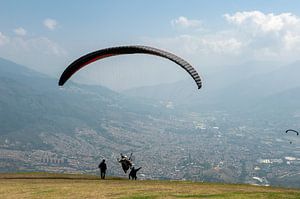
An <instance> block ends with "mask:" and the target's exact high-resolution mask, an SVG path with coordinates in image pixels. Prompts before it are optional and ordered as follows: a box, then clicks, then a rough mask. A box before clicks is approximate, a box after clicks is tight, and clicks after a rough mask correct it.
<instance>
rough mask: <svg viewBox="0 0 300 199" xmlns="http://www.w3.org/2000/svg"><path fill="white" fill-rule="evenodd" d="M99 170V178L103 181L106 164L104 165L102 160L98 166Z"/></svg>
mask: <svg viewBox="0 0 300 199" xmlns="http://www.w3.org/2000/svg"><path fill="white" fill-rule="evenodd" d="M98 167H99V169H100V176H101V179H105V174H106V169H107V166H106V163H105V160H104V159H103V160H102V162H101V163H100V164H99V166H98Z"/></svg>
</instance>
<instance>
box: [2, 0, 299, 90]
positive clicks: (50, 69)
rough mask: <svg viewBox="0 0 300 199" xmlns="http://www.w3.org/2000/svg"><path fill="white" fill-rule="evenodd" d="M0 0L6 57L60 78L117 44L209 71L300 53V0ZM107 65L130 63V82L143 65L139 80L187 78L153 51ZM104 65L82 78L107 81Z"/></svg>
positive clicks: (127, 69)
mask: <svg viewBox="0 0 300 199" xmlns="http://www.w3.org/2000/svg"><path fill="white" fill-rule="evenodd" d="M0 5H1V6H0V57H3V58H7V59H10V60H12V61H15V62H17V63H21V64H24V65H26V66H28V67H30V68H33V69H35V70H38V71H40V72H43V73H46V74H49V75H51V76H54V77H57V76H59V74H60V73H61V71H62V70H63V69H64V68H65V67H66V66H67V65H68V64H69V63H70V62H71V61H72V60H74V59H76V58H77V57H79V56H81V55H83V54H86V53H88V52H90V51H92V50H97V49H100V48H104V47H110V46H116V45H128V44H143V45H150V46H155V47H159V48H163V49H166V50H169V51H171V52H174V53H176V54H178V55H180V56H182V57H183V58H185V59H186V60H188V61H189V62H191V63H192V64H193V65H196V66H197V67H198V69H199V70H200V69H201V71H204V72H206V73H209V72H212V71H214V70H217V69H216V68H220V67H222V66H225V65H230V64H239V63H243V62H247V61H270V60H272V61H274V60H275V61H278V62H283V63H290V62H293V61H296V60H297V59H298V54H299V53H300V48H298V44H300V2H299V1H296V0H294V1H291V0H290V1H288V0H286V1H283V0H281V1H280V0H277V1H271V0H270V1H261V0H251V1H246V0H244V1H221V0H219V1H216V0H210V1H199V0H189V1H184V0H164V1H154V0H148V1H146V0H131V1H129V0H128V1H125V0H124V1H121V0H119V1H117V0H107V1H101V0H98V1H96V0H89V1H83V0H69V1H67V0H65V1H58V0H51V1H40V0H26V1H20V0H0ZM103 64H104V65H105V66H106V67H107V69H102V70H104V71H109V69H110V67H111V66H110V65H113V66H112V67H116V66H117V65H120V64H122V65H125V66H126V67H122V68H121V69H120V71H121V72H120V73H122V74H124V77H123V76H122V77H118V78H124V80H125V79H126V78H127V80H128V87H130V86H136V85H135V84H134V83H130V80H131V79H132V75H130V74H132V71H136V70H137V68H142V69H139V70H140V71H143V73H145V74H149V79H147V78H145V74H144V77H143V80H141V79H139V80H133V82H141V81H142V83H141V85H144V84H145V85H147V84H153V82H151V79H152V78H151V76H152V77H153V76H155V77H158V78H157V79H159V81H158V82H164V80H166V81H167V82H169V81H177V80H180V79H182V78H185V76H181V73H180V72H179V71H180V70H174V74H172V75H171V76H172V77H173V76H174V78H172V77H170V78H168V79H164V78H163V77H162V75H160V74H162V73H163V72H165V71H166V70H170V68H174V66H172V65H171V64H169V63H166V62H164V61H156V60H154V59H152V58H144V57H138V58H132V57H130V58H127V57H126V58H123V59H116V61H111V60H108V61H105V63H103ZM141 64H142V65H143V67H141V66H140V65H141ZM96 65H97V67H96V66H95V67H91V69H90V70H87V71H84V72H82V74H80V75H78V76H77V77H76V78H75V80H76V81H79V82H85V83H103V82H101V81H98V80H99V78H100V79H104V77H102V76H101V74H100V73H101V71H100V72H99V71H97V70H98V69H97V68H99V67H98V66H99V64H96ZM136 65H138V66H136ZM147 65H151V69H148V68H147V67H149V66H147ZM153 65H167V66H166V67H161V66H158V67H153ZM104 68H105V67H104ZM115 70H117V69H115ZM95 73H96V74H97V75H96V76H95V75H94V74H95ZM135 75H136V73H135ZM105 76H107V75H105ZM87 80H90V82H88V81H87ZM152 80H153V79H152ZM110 81H112V80H110V79H109V78H108V79H107V80H105V81H104V84H108V85H109V84H111V83H110ZM112 87H115V86H112ZM125 87H126V86H125Z"/></svg>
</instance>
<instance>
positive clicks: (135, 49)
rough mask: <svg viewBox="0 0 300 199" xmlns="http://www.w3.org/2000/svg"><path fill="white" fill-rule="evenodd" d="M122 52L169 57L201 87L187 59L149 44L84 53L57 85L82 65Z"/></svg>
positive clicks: (197, 75)
mask: <svg viewBox="0 0 300 199" xmlns="http://www.w3.org/2000/svg"><path fill="white" fill-rule="evenodd" d="M124 54H149V55H155V56H159V57H163V58H166V59H169V60H171V61H173V62H175V63H176V64H178V65H179V66H180V67H181V68H183V69H184V70H185V71H186V72H188V73H189V74H190V76H191V77H192V78H193V79H194V81H195V83H196V84H197V86H198V89H200V88H201V87H202V82H201V78H200V76H199V74H198V72H197V71H196V70H195V68H194V67H192V66H191V65H190V64H189V63H188V62H187V61H185V60H184V59H182V58H180V57H178V56H176V55H174V54H172V53H169V52H167V51H163V50H160V49H157V48H153V47H149V46H139V45H135V46H118V47H111V48H105V49H101V50H98V51H94V52H91V53H89V54H86V55H84V56H82V57H80V58H79V59H77V60H75V61H74V62H73V63H71V64H70V65H69V66H68V67H67V68H66V69H65V71H64V72H63V73H62V75H61V77H60V79H59V82H58V85H59V86H63V85H64V84H65V82H66V81H67V80H68V79H69V78H70V77H71V76H72V75H73V74H74V73H76V72H77V71H78V70H80V69H81V68H83V67H84V66H86V65H88V64H90V63H92V62H95V61H97V60H100V59H103V58H106V57H111V56H117V55H124Z"/></svg>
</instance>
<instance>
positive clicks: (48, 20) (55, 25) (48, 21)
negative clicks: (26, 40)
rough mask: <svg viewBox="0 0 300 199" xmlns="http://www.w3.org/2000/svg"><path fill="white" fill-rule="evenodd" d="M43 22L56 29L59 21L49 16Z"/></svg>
mask: <svg viewBox="0 0 300 199" xmlns="http://www.w3.org/2000/svg"><path fill="white" fill-rule="evenodd" d="M43 24H44V26H45V27H46V28H48V29H49V30H54V29H56V27H57V24H58V23H57V21H56V20H54V19H50V18H48V19H45V20H44V22H43Z"/></svg>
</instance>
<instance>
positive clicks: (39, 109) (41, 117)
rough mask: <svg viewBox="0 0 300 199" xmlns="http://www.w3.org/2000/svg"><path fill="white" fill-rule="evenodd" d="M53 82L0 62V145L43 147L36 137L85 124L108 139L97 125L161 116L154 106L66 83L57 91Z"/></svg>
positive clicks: (95, 88)
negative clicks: (11, 142) (14, 143)
mask: <svg viewBox="0 0 300 199" xmlns="http://www.w3.org/2000/svg"><path fill="white" fill-rule="evenodd" d="M57 82H58V80H57V79H54V78H50V77H48V76H46V75H42V74H40V73H38V72H35V71H33V70H31V69H28V68H26V67H25V66H21V65H18V64H16V63H13V62H11V61H8V60H5V59H0V93H1V95H0V124H1V125H0V140H1V141H0V142H4V141H5V139H9V140H12V141H13V140H16V141H18V142H23V143H27V145H28V144H29V145H31V146H32V147H37V148H39V147H47V146H46V145H45V144H43V143H42V141H41V140H40V138H39V136H38V135H39V134H40V133H43V132H46V133H50V134H51V133H64V134H69V135H71V134H72V133H73V132H74V129H76V128H80V127H81V128H82V127H85V126H88V127H90V128H94V129H95V130H97V131H98V132H101V134H102V135H103V136H104V137H109V136H110V135H109V133H108V132H106V130H104V129H103V128H102V127H101V121H105V120H110V119H116V120H123V121H126V120H130V119H131V118H130V116H132V117H137V118H141V117H144V115H146V114H147V113H153V114H157V112H158V113H161V111H156V110H157V109H158V108H159V107H155V106H156V105H155V104H154V103H148V102H146V101H145V102H144V101H138V100H135V99H133V98H129V97H124V96H122V95H121V94H119V93H116V92H114V91H112V90H109V89H107V88H104V87H101V86H85V85H78V84H75V83H72V82H68V84H67V85H66V86H64V87H62V88H60V87H59V86H58V85H57ZM157 106H159V104H157ZM135 115H136V116H135ZM20 146H22V145H20ZM26 147H28V146H26Z"/></svg>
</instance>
